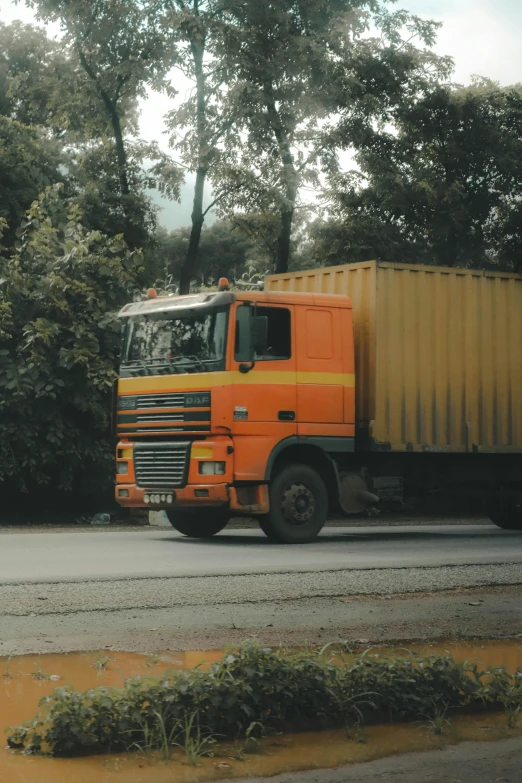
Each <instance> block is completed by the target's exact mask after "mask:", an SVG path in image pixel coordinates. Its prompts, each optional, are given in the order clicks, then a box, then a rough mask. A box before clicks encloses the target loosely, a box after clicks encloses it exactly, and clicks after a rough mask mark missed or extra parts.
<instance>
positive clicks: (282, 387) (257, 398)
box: [233, 304, 297, 438]
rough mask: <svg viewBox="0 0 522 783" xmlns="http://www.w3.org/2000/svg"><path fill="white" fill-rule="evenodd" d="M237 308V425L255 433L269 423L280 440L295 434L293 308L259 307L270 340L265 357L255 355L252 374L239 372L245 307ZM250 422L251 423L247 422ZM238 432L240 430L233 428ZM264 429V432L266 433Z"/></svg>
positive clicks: (235, 378) (235, 364) (235, 417)
mask: <svg viewBox="0 0 522 783" xmlns="http://www.w3.org/2000/svg"><path fill="white" fill-rule="evenodd" d="M244 307H248V305H240V306H239V307H238V308H237V320H236V341H235V342H236V344H235V352H234V367H233V369H234V425H238V424H240V423H241V427H240V429H241V430H243V429H247V430H248V431H249V432H253V429H252V428H253V426H254V425H255V424H256V423H261V422H270V423H271V427H270V433H271V434H273V435H278V436H280V437H281V438H285V437H289V436H290V435H295V432H296V406H297V391H296V359H295V345H294V338H293V333H295V330H294V329H293V328H292V327H293V324H292V321H293V318H294V308H293V307H292V306H286V305H285V306H279V305H268V304H267V305H265V304H259V305H257V307H256V315H258V316H263V317H265V318H267V322H268V340H267V349H266V353H265V354H264V355H256V364H255V367H254V369H253V370H251V371H250V372H249V373H246V374H242V373H240V372H239V365H240V364H241V363H242V362H244V361H245V357H244V356H243V355H242V353H241V328H242V322H246V321H247V319H242V317H241V316H242V308H244ZM247 422H248V423H247ZM234 429H235V431H236V432H237V427H235V428H234ZM267 432H268V431H267V428H266V426H264V427H263V428H262V432H261V431H260V432H259V433H257V432H256V433H255V434H264V433H267Z"/></svg>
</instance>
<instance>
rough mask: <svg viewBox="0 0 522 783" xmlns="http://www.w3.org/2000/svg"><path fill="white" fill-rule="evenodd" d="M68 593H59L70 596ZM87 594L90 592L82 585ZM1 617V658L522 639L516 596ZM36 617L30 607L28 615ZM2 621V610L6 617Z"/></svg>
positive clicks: (499, 590)
mask: <svg viewBox="0 0 522 783" xmlns="http://www.w3.org/2000/svg"><path fill="white" fill-rule="evenodd" d="M69 587H70V586H68V585H60V586H58V589H62V590H67V589H68V588H69ZM80 587H81V588H83V589H84V590H86V591H87V590H88V589H89V585H81V586H80ZM39 595H40V599H43V600H39V599H38V597H36V601H38V603H40V606H41V607H42V608H41V609H39V610H38V614H37V613H36V612H35V611H30V612H29V613H28V614H25V615H16V614H11V615H5V614H4V615H2V616H0V655H18V654H23V653H41V652H66V651H69V650H99V649H103V648H106V649H115V650H129V651H138V652H153V651H156V650H184V649H194V650H201V649H215V648H220V647H223V646H225V645H227V644H237V643H240V642H242V641H244V640H245V639H248V638H256V639H259V640H261V641H263V642H265V643H267V644H271V645H277V644H284V645H289V646H296V647H297V646H301V645H304V644H324V643H326V642H331V641H349V642H352V643H355V642H357V641H361V640H362V643H367V644H378V643H382V642H385V643H394V642H398V643H402V642H404V641H406V640H419V641H429V640H432V639H436V638H445V639H455V638H457V639H458V638H464V637H466V638H503V637H511V638H513V637H516V636H520V637H522V611H521V608H520V605H521V596H522V588H521V587H520V586H518V585H517V586H512V587H489V588H476V589H467V590H463V589H457V590H445V591H443V592H433V593H421V594H417V593H414V594H398V595H390V596H386V595H379V596H375V595H374V596H368V595H364V596H360V595H349V596H333V597H319V598H303V599H299V600H291V599H289V600H280V601H277V600H272V601H264V602H260V603H231V604H230V603H229V604H219V603H213V602H212V596H209V597H208V602H207V603H199V604H198V605H194V604H190V603H188V604H184V605H170V606H167V607H163V608H152V607H150V608H128V607H127V608H125V609H117V608H114V609H113V610H104V611H91V610H87V611H75V612H69V613H60V612H58V613H56V612H53V613H48V612H47V610H46V609H45V606H46V603H47V601H46V595H45V592H44V590H42V589H41V592H40V594H39ZM35 608H36V607H35ZM4 611H5V610H4Z"/></svg>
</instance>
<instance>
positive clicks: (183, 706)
mask: <svg viewBox="0 0 522 783" xmlns="http://www.w3.org/2000/svg"><path fill="white" fill-rule="evenodd" d="M339 652H341V654H339ZM521 703H522V669H520V670H519V671H518V672H517V673H516V674H513V675H511V674H509V673H507V672H506V671H505V670H504V669H499V668H495V669H490V670H489V671H481V670H479V668H478V667H477V666H476V665H475V664H471V663H457V662H456V661H454V660H453V658H452V657H451V656H449V655H448V656H436V655H431V656H428V657H422V656H419V655H414V654H411V655H409V656H408V657H400V656H387V655H382V654H372V653H369V652H366V653H364V654H360V655H350V656H347V657H343V655H342V651H339V650H333V649H330V650H329V651H328V654H325V652H324V650H323V651H321V652H313V651H306V652H301V653H287V652H285V651H283V650H272V649H269V648H266V647H263V646H261V645H257V644H252V643H249V644H246V645H244V646H242V647H241V648H240V649H239V650H237V651H236V652H234V653H230V654H229V655H227V656H226V657H225V658H224V659H223V660H222V661H220V662H218V663H215V664H213V665H212V666H211V668H210V669H208V670H207V671H201V670H197V669H196V670H192V671H176V672H171V673H167V674H165V675H164V676H162V677H161V679H158V678H156V679H155V678H152V677H135V678H132V679H129V680H127V681H126V682H125V684H124V687H123V688H121V689H116V688H108V687H104V686H99V687H97V688H93V689H91V690H88V691H85V692H84V693H80V692H77V691H74V690H72V689H71V688H65V687H59V688H56V689H55V690H54V692H53V693H52V694H51V695H50V696H46V697H44V698H43V699H42V700H41V702H40V712H39V713H38V714H37V716H36V717H35V718H34V719H33V720H31V721H28V722H27V723H26V724H25V725H23V726H20V727H17V728H12V729H10V730H9V737H8V742H9V745H10V746H11V747H12V748H23V749H24V750H25V751H26V752H32V753H40V752H47V753H51V754H53V755H55V756H78V755H85V754H94V753H95V754H98V753H106V752H115V751H125V750H128V749H130V748H138V747H140V748H143V747H144V746H145V747H148V748H149V747H150V748H160V749H162V750H163V752H164V753H165V758H167V757H168V752H169V750H168V746H170V745H172V746H178V747H180V746H183V747H185V748H188V749H189V753H188V755H190V756H191V757H193V759H197V758H198V757H199V755H202V754H203V753H207V752H208V745H209V743H210V741H211V740H212V738H214V737H217V736H221V737H228V738H238V737H243V738H245V740H247V739H248V741H249V742H252V741H253V740H254V739H255V736H256V727H263V731H265V730H270V731H272V730H275V731H281V730H284V729H288V728H291V727H292V726H295V725H298V724H300V723H302V721H303V720H304V721H308V722H312V723H313V724H314V725H315V726H317V727H326V726H345V727H346V728H347V730H348V729H349V728H350V727H354V726H355V727H361V726H362V725H364V723H370V722H382V721H398V720H412V721H414V720H418V719H419V718H421V717H422V716H426V715H430V717H431V716H436V715H440V716H442V717H441V721H442V722H444V721H445V720H446V713H447V712H448V711H449V710H453V709H456V708H460V709H464V710H476V709H485V708H486V709H487V708H490V709H492V708H499V709H506V708H509V709H510V710H516V708H517V706H518V705H520V704H521ZM158 716H161V721H159V720H158ZM252 727H254V728H252ZM160 729H161V730H160ZM193 763H194V762H193Z"/></svg>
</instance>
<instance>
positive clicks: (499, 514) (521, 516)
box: [488, 506, 522, 530]
mask: <svg viewBox="0 0 522 783" xmlns="http://www.w3.org/2000/svg"><path fill="white" fill-rule="evenodd" d="M488 513H489V518H490V519H491V521H492V522H493V523H494V524H495V525H496V526H497V527H501V528H502V529H503V530H522V513H521V512H520V510H517V509H515V508H513V509H512V510H506V509H504V508H502V507H501V506H493V507H491V508H490V509H489V512H488Z"/></svg>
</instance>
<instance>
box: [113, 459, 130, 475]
mask: <svg viewBox="0 0 522 783" xmlns="http://www.w3.org/2000/svg"><path fill="white" fill-rule="evenodd" d="M128 472H129V463H128V462H117V463H116V473H119V474H120V476H121V475H126V474H127V473H128Z"/></svg>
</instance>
